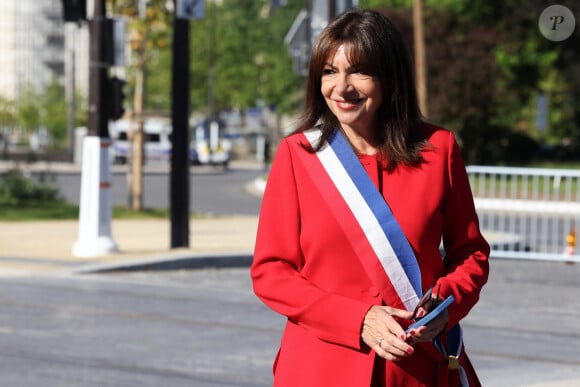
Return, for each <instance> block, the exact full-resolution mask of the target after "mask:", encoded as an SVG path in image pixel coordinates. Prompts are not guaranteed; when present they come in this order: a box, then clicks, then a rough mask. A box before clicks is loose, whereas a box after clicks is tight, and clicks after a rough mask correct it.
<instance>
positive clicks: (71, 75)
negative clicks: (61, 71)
mask: <svg viewBox="0 0 580 387" xmlns="http://www.w3.org/2000/svg"><path fill="white" fill-rule="evenodd" d="M65 28H67V30H66V32H67V38H68V53H69V57H68V62H67V69H66V77H67V82H66V85H65V89H66V90H65V92H66V101H67V135H68V151H69V152H70V155H71V160H74V153H75V127H76V119H75V117H76V98H75V89H76V44H77V42H76V35H77V31H78V25H77V23H71V25H70V26H68V27H65Z"/></svg>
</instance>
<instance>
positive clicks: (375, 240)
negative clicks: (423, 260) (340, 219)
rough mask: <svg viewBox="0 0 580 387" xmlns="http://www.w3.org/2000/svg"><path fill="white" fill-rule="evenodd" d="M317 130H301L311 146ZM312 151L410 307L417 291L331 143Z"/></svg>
mask: <svg viewBox="0 0 580 387" xmlns="http://www.w3.org/2000/svg"><path fill="white" fill-rule="evenodd" d="M320 133H321V132H320V130H318V129H313V130H309V131H305V132H304V135H305V136H306V138H307V139H308V141H309V142H310V144H311V145H312V146H316V145H317V143H318V141H319V139H320ZM337 134H338V133H337ZM338 135H340V134H338ZM316 154H317V156H318V159H319V160H320V162H321V163H322V165H323V166H324V169H325V170H326V171H327V173H328V175H329V176H330V178H331V180H332V181H333V182H334V184H335V185H336V188H337V189H338V191H339V193H340V194H341V196H342V197H343V198H344V200H345V202H346V203H347V205H348V207H349V208H350V210H351V211H352V213H353V214H354V216H355V218H356V220H357V221H358V223H359V224H360V227H361V228H362V230H363V232H364V234H365V235H366V237H367V238H368V241H369V243H370V245H371V247H372V249H373V251H374V252H375V254H376V256H377V257H378V258H379V261H380V263H381V265H382V267H383V269H384V270H385V273H386V274H387V276H388V277H389V279H390V281H391V283H392V284H393V286H394V288H395V289H396V291H397V293H398V295H399V298H400V299H401V301H402V302H403V304H404V305H405V307H406V308H407V310H413V308H414V307H415V305H416V304H417V302H418V300H419V295H418V294H417V292H416V291H415V289H414V288H413V285H412V284H411V282H410V281H409V278H408V277H407V274H406V273H405V270H404V269H403V267H402V266H401V263H400V262H399V259H398V258H397V255H396V254H395V251H394V250H393V247H392V246H391V243H390V242H389V239H388V238H387V236H386V235H385V233H384V232H383V229H382V227H381V225H380V223H379V220H378V219H377V216H376V215H375V214H374V213H373V211H372V209H371V208H370V207H369V205H368V204H367V202H366V200H365V199H364V198H363V196H362V194H361V193H360V191H359V189H358V188H357V187H356V185H355V183H354V182H353V180H352V178H351V176H350V175H349V174H348V172H347V171H346V169H345V168H344V166H343V164H342V163H341V161H340V160H339V158H338V156H337V155H336V153H335V152H334V150H333V149H332V147H331V146H329V145H328V144H325V145H324V146H323V148H322V149H321V150H320V151H319V152H317V153H316ZM385 205H386V203H385ZM420 291H421V289H420V287H419V292H420Z"/></svg>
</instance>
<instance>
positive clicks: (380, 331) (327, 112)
mask: <svg viewBox="0 0 580 387" xmlns="http://www.w3.org/2000/svg"><path fill="white" fill-rule="evenodd" d="M317 125H318V126H317ZM313 127H316V131H315V133H318V135H319V139H318V142H314V143H312V142H309V137H308V136H311V135H312V133H313V131H312V130H311V128H313ZM335 135H341V136H343V137H344V138H345V139H346V140H347V141H348V144H349V146H350V148H352V151H354V153H355V154H356V157H357V158H358V160H359V161H360V164H361V165H362V167H363V168H364V171H365V172H366V174H368V177H369V178H370V180H371V181H372V182H373V185H374V188H373V189H375V190H376V191H378V192H379V193H380V195H381V196H382V198H384V200H385V201H386V203H387V204H388V206H389V208H390V210H391V212H392V214H393V216H394V218H395V219H396V222H397V223H398V225H399V226H400V229H401V230H402V231H403V233H404V236H405V238H406V240H407V241H408V244H409V245H410V247H411V249H412V252H413V253H414V255H415V257H416V264H417V265H418V269H419V271H420V287H421V288H422V289H421V290H422V291H423V292H424V291H426V290H427V289H429V288H431V287H433V289H436V291H435V292H434V294H433V296H432V297H433V298H434V299H441V298H446V297H448V296H453V297H454V298H455V303H453V304H452V305H451V306H450V307H449V308H448V310H447V311H445V312H443V313H442V314H441V315H439V317H437V318H436V319H435V320H433V321H431V322H430V323H428V324H426V325H424V326H421V327H419V328H416V329H413V330H410V331H409V332H406V331H405V329H406V328H407V326H408V325H409V324H410V323H411V322H412V320H413V319H414V318H415V317H420V316H422V315H424V314H425V313H426V312H428V309H429V307H428V306H424V307H422V308H419V309H418V312H417V313H414V311H413V308H409V307H406V305H407V304H404V303H403V302H402V301H401V299H400V297H398V296H397V290H396V289H394V288H395V286H390V285H385V286H383V284H384V283H388V278H387V275H386V274H385V271H383V268H382V267H381V265H380V264H379V262H378V260H377V261H376V262H375V261H372V262H370V261H371V260H372V258H368V257H366V254H361V250H360V246H359V245H365V244H366V243H367V242H366V236H365V234H361V235H363V237H362V238H359V237H358V236H357V233H359V230H358V227H353V226H352V224H353V223H351V220H352V218H353V216H352V214H351V213H350V212H349V211H348V210H344V208H345V207H344V205H343V202H344V200H346V199H343V198H342V197H341V195H340V194H337V193H336V192H338V191H337V190H335V189H334V188H333V185H332V182H331V180H330V179H329V178H328V176H327V175H326V174H325V172H320V171H323V169H321V167H320V161H319V159H318V157H319V153H320V152H322V151H323V150H324V149H325V147H326V146H327V145H328V141H329V140H330V139H331V138H332V137H333V136H335ZM350 148H349V149H350ZM355 160H356V158H355ZM327 186H330V187H328V189H327ZM381 200H383V199H381ZM441 241H442V242H443V247H444V251H445V253H444V256H442V254H441V251H440V245H441ZM361 255H365V256H364V257H363V256H361ZM488 256H489V246H488V244H487V242H486V241H485V239H484V238H483V236H482V235H481V233H480V230H479V225H478V219H477V215H476V212H475V208H474V204H473V198H472V194H471V190H470V187H469V181H468V179H467V174H466V172H465V165H464V163H463V160H462V158H461V154H460V151H459V148H458V146H457V143H456V141H455V138H454V136H453V134H452V133H451V132H449V131H447V130H444V129H441V128H438V127H436V126H433V125H430V124H427V123H424V122H423V121H422V119H421V114H420V111H419V108H418V103H417V97H416V91H415V84H414V79H413V72H412V65H411V60H410V58H409V55H408V52H407V49H406V47H405V45H404V43H403V40H402V38H401V36H400V33H399V32H398V31H397V29H396V28H395V27H394V26H393V25H392V24H391V22H390V21H389V20H388V19H387V18H385V17H384V16H383V15H381V14H379V13H377V12H374V11H360V10H351V11H347V12H346V13H344V14H342V15H340V16H339V17H338V18H337V19H335V20H334V21H333V22H332V23H331V24H329V26H328V27H327V28H325V30H324V31H323V32H322V33H321V35H320V37H319V38H318V40H317V43H316V44H315V46H314V48H313V53H312V58H311V62H310V70H309V78H308V86H307V100H306V112H305V115H304V120H303V122H302V124H301V126H300V127H299V128H298V129H297V130H296V131H295V132H294V133H293V134H291V135H290V136H288V137H286V138H285V139H284V140H283V141H282V142H281V143H280V145H279V147H278V150H277V153H276V157H275V158H274V162H273V164H272V167H271V170H270V175H269V178H268V183H267V186H266V191H265V193H264V198H263V202H262V209H261V213H260V221H259V226H258V234H257V240H256V247H255V253H254V261H253V264H252V267H251V276H252V279H253V284H254V291H255V293H256V294H257V296H258V297H259V298H260V299H261V300H262V301H263V302H264V303H265V304H266V305H268V306H269V307H271V308H272V309H273V310H275V311H277V312H278V313H281V314H282V315H284V316H286V317H287V318H288V321H287V324H286V328H285V331H284V335H283V337H282V341H281V345H280V350H279V352H278V355H277V357H276V361H275V364H274V385H275V386H288V387H308V386H313V387H315V386H316V387H326V386H332V387H340V386H344V387H359V386H360V387H362V386H364V387H368V386H405V387H407V386H442V385H457V386H459V385H462V386H463V385H466V384H468V385H470V386H477V385H479V381H478V379H477V375H476V374H475V372H474V370H473V367H472V366H471V364H470V362H469V359H468V358H467V356H466V355H465V351H464V350H463V347H462V346H461V349H462V350H461V352H460V354H458V359H457V358H454V357H450V358H448V357H447V355H448V354H447V353H445V354H443V353H442V352H441V350H438V349H437V348H436V347H435V345H434V344H433V340H434V339H436V338H443V341H445V339H444V338H445V337H446V336H445V334H446V332H447V331H448V330H450V329H451V328H452V327H454V326H455V325H456V324H457V323H458V322H459V321H460V320H461V319H462V318H463V317H465V316H466V315H467V313H468V312H469V310H470V309H471V308H472V307H473V306H474V305H475V303H476V302H477V300H478V298H479V293H480V291H481V288H482V286H483V285H484V284H485V282H486V281H487V277H488V271H489V267H488ZM369 262H370V263H371V265H370V266H371V267H375V268H376V273H373V272H369V269H368V267H369V265H368V263H369ZM373 262H374V264H375V265H374V266H373V265H372V264H373ZM371 270H373V269H371ZM377 279H378V280H377ZM377 281H378V282H377ZM415 303H416V302H415Z"/></svg>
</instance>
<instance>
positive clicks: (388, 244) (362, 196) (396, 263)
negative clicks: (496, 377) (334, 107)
mask: <svg viewBox="0 0 580 387" xmlns="http://www.w3.org/2000/svg"><path fill="white" fill-rule="evenodd" d="M303 134H304V136H305V137H306V139H307V140H308V142H309V143H310V145H311V146H313V147H316V146H317V145H318V142H319V141H320V136H321V131H320V129H317V128H314V129H311V130H308V131H305V132H304V133H303ZM310 156H312V154H308V155H306V154H303V155H302V156H300V157H299V159H301V161H302V162H303V163H304V166H305V169H306V170H307V171H308V172H309V174H310V175H311V177H312V180H313V182H314V184H316V186H317V188H318V190H319V191H320V193H321V194H323V195H325V197H327V198H329V200H333V201H332V204H333V210H334V211H335V212H337V215H336V216H337V217H338V218H339V219H340V222H339V223H340V224H341V227H342V228H343V229H344V230H345V235H346V236H347V238H348V239H349V241H350V243H351V244H352V246H353V247H354V249H355V251H356V252H357V255H358V258H359V260H360V262H361V263H362V265H363V267H364V268H365V271H366V272H367V274H368V275H369V277H370V278H371V280H372V281H373V283H374V284H375V285H376V286H378V287H379V290H380V291H381V294H382V295H383V299H384V300H385V302H387V303H388V304H389V305H391V306H395V307H404V308H406V309H407V310H413V309H414V308H415V306H416V305H417V303H418V302H419V299H420V298H421V297H422V294H423V291H422V286H421V272H420V270H419V265H418V263H417V258H416V257H415V254H414V252H413V249H412V248H411V246H410V244H409V241H408V240H407V238H406V236H405V234H404V233H403V230H402V229H401V227H400V225H399V224H398V222H397V220H396V219H395V217H394V216H393V213H392V211H391V209H390V208H389V205H388V204H387V202H386V201H385V199H384V198H383V196H382V195H381V193H380V192H379V190H378V189H377V188H376V187H375V185H374V183H373V181H372V180H371V178H370V177H369V175H368V174H367V172H366V170H365V169H364V167H363V166H362V164H361V163H360V161H359V159H358V157H357V155H356V154H355V153H354V151H353V149H352V147H351V146H350V144H349V143H348V141H347V140H346V138H345V137H344V135H343V134H342V133H341V132H340V131H339V130H335V131H334V133H333V134H332V135H331V136H330V138H329V140H328V142H327V143H326V144H324V145H323V146H322V147H321V149H320V150H319V151H318V152H316V154H315V157H314V158H311V157H310ZM313 159H316V160H318V161H319V163H312V160H313ZM385 295H387V296H388V297H385ZM387 298H388V300H387ZM393 299H395V300H396V302H395V303H393ZM389 301H390V302H389ZM397 304H398V305H397ZM451 331H452V332H453V334H452V335H447V336H448V337H447V343H448V345H447V347H448V348H447V350H446V349H445V348H444V347H443V346H442V345H440V342H436V343H435V345H436V346H437V349H438V350H439V352H441V353H442V354H443V355H444V356H445V358H447V359H448V361H449V365H450V369H452V366H454V367H456V368H457V369H458V370H459V372H460V379H461V385H462V386H467V385H468V383H467V378H466V376H465V373H464V372H463V369H462V368H461V366H460V365H459V364H458V362H457V359H458V357H459V354H460V352H461V347H462V338H461V336H462V334H461V328H460V327H459V325H457V326H456V327H453V328H452V330H451ZM449 336H452V337H449ZM449 344H451V345H449ZM450 347H453V350H451V348H450ZM447 351H449V352H450V353H452V354H451V355H449V354H448V352H447ZM452 363H453V364H452Z"/></svg>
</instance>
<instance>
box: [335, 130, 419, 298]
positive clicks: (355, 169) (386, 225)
mask: <svg viewBox="0 0 580 387" xmlns="http://www.w3.org/2000/svg"><path fill="white" fill-rule="evenodd" d="M328 143H329V145H330V146H331V147H332V149H333V151H334V152H335V154H336V155H337V157H338V159H339V160H340V162H341V163H342V165H343V166H344V168H345V170H346V171H347V172H348V174H349V176H350V177H351V178H352V180H353V182H354V184H355V185H356V187H357V188H358V190H359V191H360V193H361V195H362V197H363V198H364V200H365V201H366V203H367V204H368V206H369V207H370V209H371V210H372V212H373V214H375V216H376V217H377V220H378V222H379V224H380V225H381V228H382V230H383V232H384V233H385V235H386V236H387V239H388V240H389V242H390V244H391V247H392V248H393V251H394V252H395V254H396V255H397V258H398V259H399V262H400V264H401V266H402V268H403V270H404V271H405V274H406V275H407V277H408V279H409V282H410V283H411V286H412V287H413V289H414V290H415V293H416V294H417V295H418V297H419V298H420V297H421V296H422V294H423V291H422V289H421V271H420V270H419V265H418V263H417V258H416V257H415V253H414V252H413V249H412V248H411V246H410V245H409V241H408V240H407V238H406V237H405V234H404V233H403V230H402V229H401V227H400V226H399V223H398V222H397V220H396V219H395V217H394V215H393V213H392V212H391V209H390V208H389V206H388V204H387V202H386V201H385V199H384V198H383V197H382V195H381V194H380V192H379V191H378V190H377V188H376V187H375V185H374V183H373V182H372V180H371V178H370V177H369V175H368V174H367V172H366V171H365V169H364V168H363V166H362V165H361V163H360V161H359V159H358V157H357V156H356V154H355V153H354V151H353V150H352V147H351V146H350V144H349V143H348V142H347V141H346V139H345V138H344V136H343V134H342V133H341V132H340V131H338V130H335V131H334V133H333V134H332V135H331V136H330V139H329V142H328Z"/></svg>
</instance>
